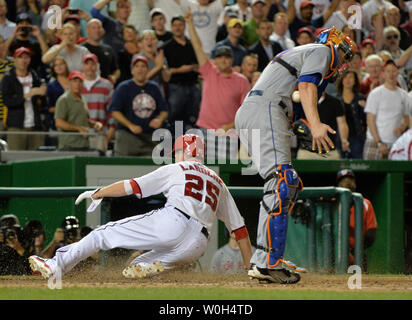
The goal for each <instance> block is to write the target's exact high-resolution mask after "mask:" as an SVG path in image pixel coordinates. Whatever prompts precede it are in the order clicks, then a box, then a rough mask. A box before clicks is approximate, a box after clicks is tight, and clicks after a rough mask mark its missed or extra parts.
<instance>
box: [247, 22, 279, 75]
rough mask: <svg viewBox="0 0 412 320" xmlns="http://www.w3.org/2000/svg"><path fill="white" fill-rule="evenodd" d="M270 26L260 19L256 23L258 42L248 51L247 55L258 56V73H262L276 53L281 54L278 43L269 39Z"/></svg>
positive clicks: (269, 23)
mask: <svg viewBox="0 0 412 320" xmlns="http://www.w3.org/2000/svg"><path fill="white" fill-rule="evenodd" d="M272 31H273V29H272V24H271V22H270V21H269V20H267V19H262V20H260V21H259V23H258V28H257V30H256V32H257V34H258V35H259V40H258V41H257V42H256V43H254V44H253V45H252V46H251V47H250V48H249V50H248V52H249V53H255V54H257V56H258V60H259V61H258V71H260V72H262V71H263V69H265V67H266V66H267V65H268V63H269V62H270V61H271V60H272V59H273V57H274V56H276V55H277V54H278V53H280V52H282V51H283V50H282V47H281V46H280V44H279V43H277V42H274V41H271V40H270V39H269V37H270V35H271V34H272Z"/></svg>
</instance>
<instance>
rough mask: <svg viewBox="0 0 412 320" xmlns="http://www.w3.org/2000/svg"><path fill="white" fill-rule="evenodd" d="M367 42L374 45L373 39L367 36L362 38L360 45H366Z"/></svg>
mask: <svg viewBox="0 0 412 320" xmlns="http://www.w3.org/2000/svg"><path fill="white" fill-rule="evenodd" d="M367 44H371V45H372V46H374V45H375V41H373V40H372V39H369V38H368V39H365V40H363V41H362V43H361V45H362V47H364V46H366V45H367Z"/></svg>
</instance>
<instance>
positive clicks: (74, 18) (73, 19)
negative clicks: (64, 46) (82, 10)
mask: <svg viewBox="0 0 412 320" xmlns="http://www.w3.org/2000/svg"><path fill="white" fill-rule="evenodd" d="M64 10H66V11H65V12H67V10H68V8H66V9H64ZM63 16H64V18H63V24H66V23H70V24H72V25H73V26H74V27H75V29H76V44H82V43H84V42H85V41H87V37H82V29H81V24H80V23H81V21H82V19H80V15H77V14H70V15H67V14H66V15H65V14H63ZM87 17H88V18H87V21H90V17H89V16H88V15H87ZM57 34H59V32H58V31H57ZM57 37H58V40H57V43H60V42H61V38H60V36H59V35H58V36H57Z"/></svg>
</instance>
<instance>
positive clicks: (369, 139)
mask: <svg viewBox="0 0 412 320" xmlns="http://www.w3.org/2000/svg"><path fill="white" fill-rule="evenodd" d="M398 72H399V71H398V66H397V65H396V63H395V61H393V60H388V61H387V62H385V64H384V65H383V76H384V79H385V81H384V83H383V85H381V86H379V87H377V88H376V89H374V90H372V91H371V92H370V93H369V95H368V98H367V100H366V107H365V113H366V123H367V126H368V129H367V132H366V141H365V146H364V149H363V159H365V160H378V159H387V158H388V155H389V150H390V148H391V146H392V144H393V143H394V142H395V141H396V139H397V138H399V137H400V136H401V135H402V134H403V133H404V132H405V131H406V130H407V129H408V127H409V116H410V115H411V110H412V102H411V100H410V99H409V97H408V94H407V93H406V91H405V90H402V89H400V88H399V87H398V86H397V83H398Z"/></svg>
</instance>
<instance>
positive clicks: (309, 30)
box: [298, 27, 313, 37]
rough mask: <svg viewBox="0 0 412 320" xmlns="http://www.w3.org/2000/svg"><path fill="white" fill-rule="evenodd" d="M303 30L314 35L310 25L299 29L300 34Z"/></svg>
mask: <svg viewBox="0 0 412 320" xmlns="http://www.w3.org/2000/svg"><path fill="white" fill-rule="evenodd" d="M302 32H307V33H309V34H310V36H311V37H313V33H312V30H311V29H310V28H308V27H302V28H300V29H299V30H298V35H300V34H301V33H302Z"/></svg>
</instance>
